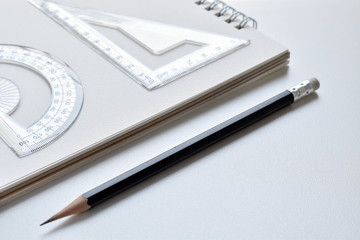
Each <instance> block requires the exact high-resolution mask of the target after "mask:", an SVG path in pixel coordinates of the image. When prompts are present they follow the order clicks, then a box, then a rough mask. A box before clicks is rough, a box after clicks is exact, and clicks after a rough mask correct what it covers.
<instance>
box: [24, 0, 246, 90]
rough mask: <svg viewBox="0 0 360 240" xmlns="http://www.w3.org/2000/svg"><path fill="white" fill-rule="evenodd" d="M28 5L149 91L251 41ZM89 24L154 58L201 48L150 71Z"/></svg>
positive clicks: (37, 2) (47, 4) (38, 0)
mask: <svg viewBox="0 0 360 240" xmlns="http://www.w3.org/2000/svg"><path fill="white" fill-rule="evenodd" d="M29 2H30V3H32V4H33V5H34V6H35V7H37V8H38V9H40V10H41V11H43V12H44V13H45V14H46V15H48V16H49V17H50V18H52V19H53V20H54V21H56V22H57V23H59V24H60V25H61V26H63V27H64V28H65V29H66V30H68V31H69V32H71V33H73V34H74V35H76V36H77V37H78V38H80V39H82V40H83V41H84V42H85V43H86V44H88V45H89V46H90V47H92V48H93V49H95V50H96V51H97V52H98V53H100V54H101V55H102V56H103V57H104V58H106V59H107V60H108V61H109V62H111V63H112V64H114V65H115V66H116V67H118V68H119V69H121V70H122V71H123V72H125V73H126V74H127V75H129V76H130V77H131V78H132V79H134V80H135V81H136V82H138V83H139V84H140V85H142V86H144V87H145V88H147V89H148V90H152V89H155V88H158V87H160V86H163V85H165V84H166V83H168V82H171V81H173V80H175V79H178V78H180V77H182V76H183V75H185V74H188V73H191V72H192V71H194V70H196V69H198V68H200V67H202V66H204V65H206V64H209V63H210V62H213V61H215V60H217V59H219V58H220V57H223V56H225V55H227V54H229V53H231V52H234V51H235V50H237V49H239V48H241V47H244V46H246V45H248V44H249V43H250V42H249V41H248V40H243V39H238V38H234V37H229V36H223V35H219V34H215V33H209V32H203V31H197V30H192V29H187V28H183V27H176V26H171V25H168V24H163V23H159V22H154V21H148V20H143V19H138V18H132V17H126V16H121V15H116V14H112V13H107V12H102V11H98V10H92V9H85V8H77V7H72V6H67V5H63V4H59V3H55V2H51V1H44V0H29ZM88 23H92V24H96V25H100V26H105V27H109V28H113V29H117V30H119V31H121V32H122V33H124V34H125V35H126V36H129V37H130V38H132V39H133V40H134V41H135V42H137V43H138V44H140V45H141V46H142V47H144V48H145V49H146V50H147V51H149V52H151V53H152V54H154V55H161V54H163V53H165V52H167V51H171V50H172V49H174V48H176V47H178V46H180V45H182V44H185V43H192V44H195V45H199V46H201V47H200V49H198V50H196V51H194V52H192V53H190V54H187V55H185V56H183V57H180V58H179V59H177V60H175V61H173V62H170V63H168V64H166V65H164V66H161V67H159V68H158V69H155V70H151V69H149V68H148V67H147V66H145V65H144V64H143V63H141V62H140V61H139V60H138V59H136V58H134V57H133V56H131V55H130V54H129V53H127V52H126V51H124V50H123V49H122V48H121V47H120V46H118V45H116V44H115V43H113V42H112V41H111V40H109V39H108V38H107V37H105V36H104V35H103V34H101V33H100V32H98V31H97V30H95V29H94V28H93V27H92V26H91V25H90V24H88Z"/></svg>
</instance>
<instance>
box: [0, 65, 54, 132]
mask: <svg viewBox="0 0 360 240" xmlns="http://www.w3.org/2000/svg"><path fill="white" fill-rule="evenodd" d="M0 75H1V76H2V77H5V78H7V79H9V80H11V81H13V82H14V83H15V84H16V85H17V86H18V87H19V90H20V104H19V106H18V108H17V109H16V110H15V112H13V113H12V114H11V117H12V118H14V119H15V120H16V121H17V122H19V123H20V124H21V125H23V126H26V127H28V126H30V125H31V124H33V123H34V122H36V121H38V120H39V119H40V118H41V116H42V115H43V114H44V112H45V111H46V110H47V109H48V107H49V105H50V101H51V89H50V86H49V84H48V82H47V81H46V80H45V79H44V78H43V77H42V76H40V75H39V74H38V73H36V72H34V71H32V70H30V69H27V68H25V67H21V66H17V65H14V64H6V63H0Z"/></svg>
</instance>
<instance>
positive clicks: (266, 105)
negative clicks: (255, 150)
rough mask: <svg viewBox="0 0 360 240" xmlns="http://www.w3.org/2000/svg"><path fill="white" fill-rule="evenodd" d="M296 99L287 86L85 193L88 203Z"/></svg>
mask: <svg viewBox="0 0 360 240" xmlns="http://www.w3.org/2000/svg"><path fill="white" fill-rule="evenodd" d="M293 102H294V96H293V94H292V93H291V92H290V91H288V90H286V91H284V92H282V93H280V94H278V95H276V96H274V97H272V98H270V99H268V100H266V101H264V102H262V103H260V104H259V105H257V106H255V107H253V108H250V109H249V110H247V111H245V112H243V113H241V114H239V115H237V116H235V117H233V118H231V119H229V120H227V121H225V122H223V123H221V124H219V125H217V126H216V127H214V128H212V129H209V130H207V131H205V132H203V133H202V134H200V135H198V136H196V137H194V138H192V139H190V140H188V141H186V142H184V143H182V144H180V145H178V146H176V147H174V148H172V149H170V150H168V151H166V152H164V153H162V154H160V155H158V156H156V157H154V158H152V159H150V160H149V161H147V162H144V163H143V164H141V165H139V166H137V167H135V168H133V169H131V170H129V171H127V172H125V173H123V174H121V175H119V176H117V177H115V178H113V179H111V180H110V181H108V182H106V183H104V184H102V185H100V186H98V187H96V188H94V189H92V190H90V191H88V192H86V193H84V194H83V195H82V196H83V198H85V199H88V202H87V204H88V205H89V206H90V207H94V206H96V205H98V204H100V203H102V202H103V201H105V200H107V199H109V198H111V197H113V196H115V195H117V194H119V193H121V192H123V191H125V190H127V189H129V188H131V187H132V186H134V185H136V184H138V183H140V182H142V181H144V180H146V179H148V178H150V177H151V176H153V175H155V174H157V173H159V172H161V171H163V170H165V169H167V168H169V167H171V166H173V165H175V164H176V163H178V162H181V161H182V160H184V159H186V158H188V157H190V156H192V155H194V154H196V153H198V152H200V151H201V150H203V149H205V148H208V147H210V146H211V145H213V144H215V143H217V142H219V141H221V140H223V139H224V138H226V137H228V136H230V135H232V134H234V133H236V132H238V131H240V130H242V129H244V128H246V127H248V126H249V125H251V124H253V123H255V122H257V121H259V120H261V119H262V118H264V117H266V116H268V115H270V114H271V113H274V112H276V111H278V110H280V109H282V108H284V107H285V106H288V105H290V104H292V103H293Z"/></svg>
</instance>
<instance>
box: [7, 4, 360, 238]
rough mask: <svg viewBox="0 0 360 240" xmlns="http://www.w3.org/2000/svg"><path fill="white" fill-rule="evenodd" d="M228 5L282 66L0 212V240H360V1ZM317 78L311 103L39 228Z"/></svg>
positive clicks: (295, 108) (295, 105) (253, 127)
mask: <svg viewBox="0 0 360 240" xmlns="http://www.w3.org/2000/svg"><path fill="white" fill-rule="evenodd" d="M228 3H229V4H230V5H232V6H233V7H235V8H237V9H238V10H240V11H242V12H245V13H247V14H248V15H250V16H253V17H254V18H256V19H257V20H258V22H259V30H260V31H261V32H263V33H265V34H266V35H268V36H271V37H272V38H273V39H275V40H276V41H278V42H281V43H282V44H284V45H285V46H287V47H288V48H289V49H290V50H291V63H290V67H289V69H288V70H287V71H285V70H283V71H280V72H277V73H275V74H272V75H271V76H269V77H267V78H265V79H262V80H260V81H258V82H256V83H253V84H251V85H248V86H245V87H242V88H240V89H238V90H237V91H235V92H233V93H231V94H229V95H226V96H224V97H222V98H221V99H218V100H217V101H215V102H213V103H211V104H209V105H207V106H206V107H204V108H202V109H200V110H199V111H196V112H194V113H191V114H189V115H188V116H186V117H183V118H181V119H179V120H177V121H175V122H173V123H172V124H170V125H168V126H167V127H165V128H162V129H161V130H157V131H155V132H154V133H152V134H150V135H148V136H147V137H145V138H143V139H142V140H140V141H136V142H134V143H133V144H130V145H127V146H126V147H123V148H122V149H120V150H119V151H117V152H115V153H113V154H111V155H110V156H107V157H105V158H103V159H101V160H99V161H96V163H91V164H89V165H87V166H86V167H83V168H81V169H80V170H77V171H75V172H73V173H71V174H69V175H67V176H66V177H63V178H61V179H58V180H56V181H54V182H53V183H51V184H48V185H46V186H45V187H42V188H41V189H39V190H36V191H34V192H32V193H30V194H28V195H26V196H24V197H21V198H19V199H17V200H15V201H14V202H12V203H10V204H7V205H5V206H3V207H2V208H0V239H4V240H5V239H359V238H360V227H359V226H360V174H359V173H360V137H359V136H360V128H359V123H360V107H359V89H360V27H359V23H360V17H359V12H360V2H359V1H358V0H357V1H355V0H353V1H351V0H337V1H336V0H331V1H330V0H328V1H322V0H321V1H320V0H317V1H314V0H312V1H310V0H301V1H300V0H287V1H285V0H283V1H280V0H266V1H265V0H264V1H255V0H253V1H244V0H237V1H228ZM2 4H3V3H2ZM224 24H225V23H224ZM313 76H315V77H317V78H318V79H319V80H320V82H321V87H320V89H319V90H318V93H317V94H314V95H313V96H311V97H308V98H307V99H304V100H303V101H301V102H298V103H296V104H293V105H292V106H291V107H289V108H287V109H284V110H282V111H280V112H278V113H276V114H274V115H272V116H270V117H269V118H267V119H265V120H263V121H261V122H259V123H257V124H255V125H253V126H251V127H250V128H248V129H246V130H245V131H242V132H241V133H238V134H236V135H234V136H232V137H230V138H229V139H227V140H225V141H223V142H221V143H219V144H217V145H216V146H214V147H212V148H210V149H207V150H205V151H203V152H202V153H200V154H198V155H196V156H195V157H192V158H190V159H189V160H187V161H185V162H183V163H181V164H179V165H177V166H175V167H173V168H171V169H169V170H168V171H166V172H164V173H161V174H159V175H157V176H156V177H154V178H152V179H151V180H149V181H146V182H145V183H143V184H141V185H139V186H137V187H135V188H132V189H131V190H129V191H128V192H126V193H125V194H122V195H119V196H117V197H115V198H113V199H111V200H109V201H107V202H106V203H104V204H102V205H101V206H98V207H97V208H95V209H93V210H91V211H89V212H87V213H84V214H81V215H77V216H73V217H69V218H67V219H62V220H59V221H57V222H54V223H50V224H48V225H45V226H42V227H39V224H40V223H41V222H43V221H45V220H46V219H47V218H49V217H50V216H51V215H53V214H54V213H55V212H56V211H58V210H60V209H61V208H63V207H64V206H65V205H66V204H67V203H69V202H70V201H71V200H73V199H74V198H76V197H77V196H78V195H79V194H81V193H83V192H85V191H87V190H89V189H91V188H93V187H95V186H97V185H98V184H100V183H103V182H104V181H106V180H109V179H110V178H112V177H115V176H117V175H118V174H120V173H121V172H123V171H125V170H128V169H129V168H131V167H134V166H136V165H137V164H138V163H141V162H143V161H145V160H146V159H149V158H151V157H153V156H156V155H157V154H159V153H161V152H163V151H165V150H167V149H168V148H171V147H173V146H175V145H177V144H179V143H181V142H182V141H184V140H186V139H188V138H191V137H193V136H195V135H197V134H198V133H200V132H202V131H204V130H206V129H208V128H210V127H212V126H214V125H216V124H218V123H220V122H222V121H224V120H226V119H228V118H230V117H232V116H234V115H236V114H238V113H240V112H242V111H244V110H246V109H247V108H249V107H251V106H253V105H255V104H257V103H259V102H261V101H263V100H266V99H267V98H269V97H271V96H273V95H275V94H277V93H279V92H281V91H282V90H285V89H286V88H288V87H291V86H292V85H295V84H297V83H298V82H300V81H303V80H305V79H307V78H310V77H313Z"/></svg>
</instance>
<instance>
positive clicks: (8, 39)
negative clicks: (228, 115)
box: [0, 0, 289, 204]
mask: <svg viewBox="0 0 360 240" xmlns="http://www.w3.org/2000/svg"><path fill="white" fill-rule="evenodd" d="M239 10H240V9H239ZM19 13H21V18H19V17H18V14H19ZM257 25H258V23H257V22H256V20H255V19H254V18H253V17H249V16H246V15H245V14H243V13H242V12H241V10H240V11H237V10H236V9H234V8H232V7H231V6H229V5H227V4H226V3H224V2H222V1H204V0H200V1H194V0H172V1H165V0H154V1H145V0H134V1H115V0H102V1H88V0H61V1H60V0H59V1H58V2H54V1H44V0H29V1H28V2H26V1H9V2H8V3H7V4H5V5H4V6H2V8H1V9H0V29H1V42H2V44H0V63H1V64H0V137H1V139H2V140H3V141H0V166H1V168H0V204H2V203H5V202H8V201H10V200H12V199H14V198H15V197H18V196H20V195H22V194H25V193H26V192H29V191H31V190H32V189H34V188H36V187H39V186H41V185H43V184H45V183H47V182H49V181H50V180H52V179H54V178H56V177H59V176H62V175H64V174H66V173H68V172H69V171H71V170H73V169H74V168H76V167H79V166H82V165H83V164H85V163H87V162H89V161H90V160H94V159H96V158H98V157H99V156H102V155H104V154H106V153H108V152H110V151H112V150H114V149H116V148H119V147H121V146H123V145H124V144H126V143H127V142H129V141H132V140H134V139H137V138H139V137H141V136H143V135H144V134H146V133H147V132H149V131H151V130H152V129H154V128H157V127H161V126H163V125H164V124H166V123H167V122H168V121H170V120H172V119H174V118H177V117H179V116H181V115H183V114H185V113H186V112H189V111H190V110H193V109H195V108H197V107H199V106H201V105H202V104H205V103H207V102H209V101H211V100H213V99H215V98H216V97H218V96H221V95H223V94H225V93H226V92H228V91H230V90H232V89H234V88H236V87H238V86H239V85H241V84H242V83H244V82H247V81H250V80H256V79H258V78H260V77H263V76H265V75H266V74H269V73H271V72H273V71H275V70H277V69H279V68H281V67H284V66H286V65H287V63H288V59H289V51H288V50H287V49H286V48H285V47H283V46H282V45H280V44H278V43H276V42H275V41H273V40H271V39H270V38H268V37H267V36H264V35H263V34H261V33H260V32H259V31H258V30H256V28H257Z"/></svg>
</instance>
